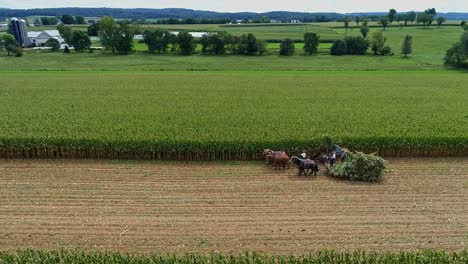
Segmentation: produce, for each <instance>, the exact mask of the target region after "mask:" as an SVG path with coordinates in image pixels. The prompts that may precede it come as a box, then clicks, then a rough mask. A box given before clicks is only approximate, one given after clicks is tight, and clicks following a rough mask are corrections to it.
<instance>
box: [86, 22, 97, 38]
mask: <svg viewBox="0 0 468 264" xmlns="http://www.w3.org/2000/svg"><path fill="white" fill-rule="evenodd" d="M88 35H90V36H94V37H97V36H99V23H93V24H91V25H89V27H88Z"/></svg>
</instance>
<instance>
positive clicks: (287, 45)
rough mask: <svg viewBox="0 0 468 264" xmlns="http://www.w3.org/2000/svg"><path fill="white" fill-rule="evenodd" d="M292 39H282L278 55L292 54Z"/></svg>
mask: <svg viewBox="0 0 468 264" xmlns="http://www.w3.org/2000/svg"><path fill="white" fill-rule="evenodd" d="M294 49H295V47H294V41H293V40H292V39H289V38H287V39H283V40H282V41H281V44H280V55H283V56H291V55H293V54H294Z"/></svg>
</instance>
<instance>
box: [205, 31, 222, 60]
mask: <svg viewBox="0 0 468 264" xmlns="http://www.w3.org/2000/svg"><path fill="white" fill-rule="evenodd" d="M200 43H201V44H202V50H201V53H202V54H213V55H222V54H224V53H225V52H226V48H225V43H224V38H223V37H222V36H220V35H218V34H217V33H209V34H205V35H203V36H202V37H201V39H200Z"/></svg>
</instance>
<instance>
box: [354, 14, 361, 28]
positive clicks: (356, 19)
mask: <svg viewBox="0 0 468 264" xmlns="http://www.w3.org/2000/svg"><path fill="white" fill-rule="evenodd" d="M354 21H355V22H356V25H358V26H359V23H360V22H361V19H360V18H359V16H356V18H355V19H354Z"/></svg>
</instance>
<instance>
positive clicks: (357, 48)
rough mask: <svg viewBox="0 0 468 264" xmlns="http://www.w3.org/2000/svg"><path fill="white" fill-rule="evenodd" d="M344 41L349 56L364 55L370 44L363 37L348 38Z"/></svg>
mask: <svg viewBox="0 0 468 264" xmlns="http://www.w3.org/2000/svg"><path fill="white" fill-rule="evenodd" d="M344 41H345V42H346V53H347V54H356V55H363V54H366V53H367V49H368V48H369V42H368V41H367V40H366V39H364V38H363V37H361V36H347V37H345V39H344Z"/></svg>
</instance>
